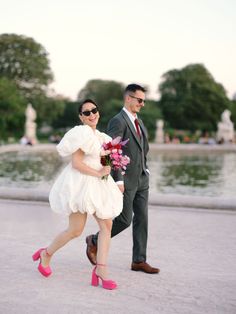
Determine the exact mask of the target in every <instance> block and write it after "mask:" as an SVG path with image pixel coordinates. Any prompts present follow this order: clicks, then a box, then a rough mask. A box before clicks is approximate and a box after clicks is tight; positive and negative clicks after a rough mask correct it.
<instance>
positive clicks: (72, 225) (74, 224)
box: [41, 212, 87, 267]
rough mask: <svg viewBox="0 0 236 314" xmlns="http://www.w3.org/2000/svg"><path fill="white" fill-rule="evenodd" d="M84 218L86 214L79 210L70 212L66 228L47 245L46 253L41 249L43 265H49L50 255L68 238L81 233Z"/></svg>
mask: <svg viewBox="0 0 236 314" xmlns="http://www.w3.org/2000/svg"><path fill="white" fill-rule="evenodd" d="M86 220H87V214H81V213H80V212H77V213H72V214H70V216H69V226H68V228H67V229H66V230H65V231H63V232H61V233H59V234H58V236H57V237H56V238H55V239H54V240H53V241H52V243H51V244H50V245H49V246H48V247H47V253H48V254H47V253H46V251H42V253H41V262H42V265H43V266H44V267H47V266H48V265H49V263H50V260H51V257H52V255H53V254H54V253H55V252H56V251H57V250H59V249H60V248H61V247H63V246H64V245H65V244H66V243H67V242H69V241H70V240H72V239H74V238H76V237H78V236H80V235H81V233H82V232H83V230H84V226H85V223H86Z"/></svg>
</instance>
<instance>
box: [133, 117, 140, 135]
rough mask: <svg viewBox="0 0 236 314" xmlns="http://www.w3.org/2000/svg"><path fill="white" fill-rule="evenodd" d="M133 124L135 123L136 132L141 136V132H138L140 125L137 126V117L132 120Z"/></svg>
mask: <svg viewBox="0 0 236 314" xmlns="http://www.w3.org/2000/svg"><path fill="white" fill-rule="evenodd" d="M134 124H135V127H136V132H137V134H138V136H139V137H141V132H140V126H139V123H138V119H135V120H134Z"/></svg>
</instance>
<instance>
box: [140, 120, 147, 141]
mask: <svg viewBox="0 0 236 314" xmlns="http://www.w3.org/2000/svg"><path fill="white" fill-rule="evenodd" d="M138 122H139V126H140V128H141V130H142V134H143V135H144V137H145V138H146V140H148V135H147V131H146V129H145V127H144V124H143V121H142V120H141V119H138Z"/></svg>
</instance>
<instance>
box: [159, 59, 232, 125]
mask: <svg viewBox="0 0 236 314" xmlns="http://www.w3.org/2000/svg"><path fill="white" fill-rule="evenodd" d="M163 79H164V81H163V82H162V83H161V84H160V85H159V91H160V93H161V99H160V102H159V103H160V108H161V109H162V113H163V116H164V119H165V121H167V125H168V127H172V128H176V129H183V130H191V131H195V130H198V129H200V130H209V131H211V130H215V129H216V124H217V122H218V121H219V119H220V115H221V113H222V112H223V111H224V110H225V109H226V108H229V105H230V100H229V99H228V98H227V96H226V92H225V90H224V87H223V86H222V85H221V84H219V83H217V82H215V80H214V78H213V77H212V75H211V74H210V73H209V72H208V70H207V69H206V68H205V67H204V65H202V64H190V65H188V66H186V67H184V68H183V69H181V70H171V71H168V72H167V73H165V74H164V75H163Z"/></svg>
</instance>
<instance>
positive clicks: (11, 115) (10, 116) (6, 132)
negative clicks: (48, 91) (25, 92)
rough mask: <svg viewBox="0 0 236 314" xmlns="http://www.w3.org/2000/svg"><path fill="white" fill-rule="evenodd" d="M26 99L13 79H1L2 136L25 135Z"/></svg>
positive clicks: (0, 109)
mask: <svg viewBox="0 0 236 314" xmlns="http://www.w3.org/2000/svg"><path fill="white" fill-rule="evenodd" d="M24 104H25V99H24V98H23V97H22V95H21V94H20V93H19V90H18V88H17V86H16V84H15V82H13V81H9V80H8V79H6V78H1V79H0V138H1V139H7V138H8V137H10V136H13V135H14V134H16V133H18V134H19V135H23V129H24V122H25V120H24Z"/></svg>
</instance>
